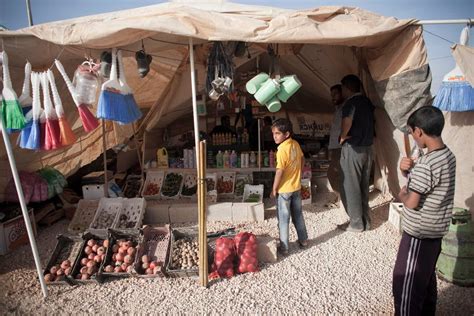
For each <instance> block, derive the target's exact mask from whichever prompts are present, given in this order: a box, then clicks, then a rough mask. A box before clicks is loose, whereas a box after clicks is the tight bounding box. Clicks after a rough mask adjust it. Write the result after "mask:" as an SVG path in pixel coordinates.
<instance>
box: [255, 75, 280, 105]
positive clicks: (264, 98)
mask: <svg viewBox="0 0 474 316" xmlns="http://www.w3.org/2000/svg"><path fill="white" fill-rule="evenodd" d="M279 91H280V84H279V83H278V81H276V80H275V79H268V80H267V81H265V83H263V84H262V86H261V87H260V89H258V91H257V92H256V93H255V94H254V97H255V100H257V101H258V103H260V104H266V103H267V102H268V101H270V100H271V99H272V98H273V97H274V96H275V95H276V94H277V93H278V92H279Z"/></svg>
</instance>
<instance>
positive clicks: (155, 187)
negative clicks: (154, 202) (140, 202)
mask: <svg viewBox="0 0 474 316" xmlns="http://www.w3.org/2000/svg"><path fill="white" fill-rule="evenodd" d="M164 177H165V173H164V171H147V173H146V180H145V184H144V185H143V190H142V196H143V197H144V198H146V199H158V198H159V197H160V192H161V186H162V185H163V179H164Z"/></svg>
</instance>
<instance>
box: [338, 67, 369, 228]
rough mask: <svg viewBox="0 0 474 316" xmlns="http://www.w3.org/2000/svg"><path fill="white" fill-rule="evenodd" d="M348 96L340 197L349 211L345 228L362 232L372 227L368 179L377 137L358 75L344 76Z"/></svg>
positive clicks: (345, 95) (344, 85) (341, 137)
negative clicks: (374, 138) (373, 146)
mask: <svg viewBox="0 0 474 316" xmlns="http://www.w3.org/2000/svg"><path fill="white" fill-rule="evenodd" d="M341 84H342V94H343V97H344V98H345V99H346V101H345V104H344V106H343V108H342V124H341V136H340V143H341V145H342V151H341V160H340V163H341V170H342V192H341V200H342V203H343V205H344V207H345V209H346V212H347V214H348V215H349V219H350V221H349V224H348V225H347V226H346V225H341V226H339V228H342V229H344V230H346V231H351V232H362V231H364V230H369V229H370V217H369V181H370V170H371V167H372V160H373V154H372V143H373V137H374V106H373V105H372V102H370V100H369V98H367V97H366V96H364V95H362V93H361V81H360V79H359V78H358V77H357V76H355V75H347V76H345V77H344V78H342V80H341Z"/></svg>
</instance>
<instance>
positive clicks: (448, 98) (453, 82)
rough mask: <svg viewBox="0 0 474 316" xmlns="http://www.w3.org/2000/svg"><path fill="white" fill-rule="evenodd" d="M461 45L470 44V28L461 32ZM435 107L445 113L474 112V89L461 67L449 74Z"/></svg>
mask: <svg viewBox="0 0 474 316" xmlns="http://www.w3.org/2000/svg"><path fill="white" fill-rule="evenodd" d="M459 42H460V43H461V45H468V43H469V28H468V27H465V28H464V29H463V30H462V32H461V38H460V41H459ZM433 106H435V107H437V108H439V109H440V110H443V111H452V112H463V111H474V88H473V87H472V86H471V85H470V83H469V82H468V81H467V80H466V78H465V76H464V74H463V73H462V71H461V69H460V68H459V66H458V65H457V64H456V67H455V68H454V69H453V70H451V71H450V72H449V73H447V74H446V75H445V76H444V78H443V82H442V83H441V87H440V89H439V91H438V94H437V95H436V97H435V99H434V102H433Z"/></svg>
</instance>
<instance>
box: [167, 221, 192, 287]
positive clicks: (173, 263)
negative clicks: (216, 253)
mask: <svg viewBox="0 0 474 316" xmlns="http://www.w3.org/2000/svg"><path fill="white" fill-rule="evenodd" d="M197 239H198V230H197V227H189V228H187V227H185V228H173V229H172V230H171V244H170V253H169V257H168V263H167V265H166V274H167V275H169V276H170V277H173V278H180V277H198V276H199V267H198V265H197V260H196V265H194V266H193V267H185V268H183V267H182V265H179V264H178V262H177V260H176V259H177V256H178V255H179V254H181V250H182V248H183V245H184V243H186V244H192V245H193V246H192V248H193V249H195V251H193V252H194V253H195V254H196V256H194V258H197V256H198V253H199V249H198V247H197Z"/></svg>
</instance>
